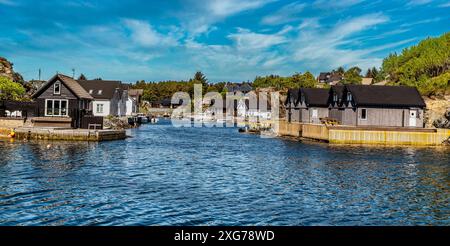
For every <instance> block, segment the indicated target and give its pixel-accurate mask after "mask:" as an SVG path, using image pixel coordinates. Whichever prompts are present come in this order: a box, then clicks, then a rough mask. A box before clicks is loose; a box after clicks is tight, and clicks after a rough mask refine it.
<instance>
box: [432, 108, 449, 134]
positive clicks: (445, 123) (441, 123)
mask: <svg viewBox="0 0 450 246" xmlns="http://www.w3.org/2000/svg"><path fill="white" fill-rule="evenodd" d="M433 126H434V127H436V128H446V129H450V109H448V110H447V112H445V114H444V116H442V117H441V118H439V119H437V120H435V121H434V122H433Z"/></svg>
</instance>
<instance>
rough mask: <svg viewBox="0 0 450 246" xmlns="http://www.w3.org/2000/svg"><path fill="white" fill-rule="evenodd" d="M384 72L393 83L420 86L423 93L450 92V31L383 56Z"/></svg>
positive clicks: (428, 94)
mask: <svg viewBox="0 0 450 246" xmlns="http://www.w3.org/2000/svg"><path fill="white" fill-rule="evenodd" d="M382 71H383V73H385V75H386V76H387V78H388V80H389V81H390V82H391V84H394V85H407V86H417V88H418V89H419V91H420V92H421V93H422V95H426V96H432V95H443V94H448V93H449V92H450V83H449V81H450V32H449V33H446V34H444V35H442V36H440V37H437V38H427V39H425V40H423V41H422V42H420V43H419V44H418V45H415V46H412V47H410V48H407V49H404V50H403V51H402V53H401V54H396V53H394V54H391V55H389V57H387V58H386V59H384V61H383V67H382Z"/></svg>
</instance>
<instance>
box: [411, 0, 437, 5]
mask: <svg viewBox="0 0 450 246" xmlns="http://www.w3.org/2000/svg"><path fill="white" fill-rule="evenodd" d="M431 2H432V0H410V1H409V3H408V4H407V5H408V6H421V5H425V4H429V3H431Z"/></svg>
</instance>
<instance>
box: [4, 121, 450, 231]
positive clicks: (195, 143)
mask: <svg viewBox="0 0 450 246" xmlns="http://www.w3.org/2000/svg"><path fill="white" fill-rule="evenodd" d="M129 134H130V135H132V136H133V138H129V139H127V140H125V141H115V142H104V143H85V142H81V143H78V142H28V143H20V142H9V141H1V140H0V155H1V158H0V225H450V206H449V200H450V193H449V185H450V178H449V177H450V175H449V172H450V150H449V149H448V148H412V147H395V148H389V147H373V146H372V147H370V146H340V145H326V144H318V143H299V142H294V141H286V140H281V139H261V138H259V137H257V136H254V135H242V134H239V133H237V130H236V129H229V128H173V127H172V126H171V125H170V124H169V123H168V122H163V123H162V124H160V125H149V126H144V127H142V128H140V129H134V130H131V131H130V132H129Z"/></svg>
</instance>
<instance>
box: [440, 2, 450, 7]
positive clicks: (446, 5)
mask: <svg viewBox="0 0 450 246" xmlns="http://www.w3.org/2000/svg"><path fill="white" fill-rule="evenodd" d="M439 7H440V8H449V7H450V2H446V3H443V4H441V5H439Z"/></svg>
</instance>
